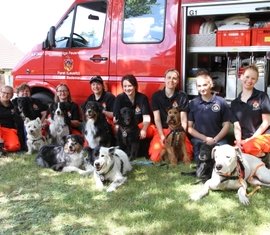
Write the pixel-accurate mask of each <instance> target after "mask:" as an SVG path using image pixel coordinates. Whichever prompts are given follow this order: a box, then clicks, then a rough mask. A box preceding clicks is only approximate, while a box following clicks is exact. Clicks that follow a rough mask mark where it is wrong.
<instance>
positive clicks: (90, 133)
mask: <svg viewBox="0 0 270 235" xmlns="http://www.w3.org/2000/svg"><path fill="white" fill-rule="evenodd" d="M102 111H103V107H102V105H101V104H100V103H98V102H95V101H88V102H87V103H86V105H85V110H84V113H85V118H86V123H85V127H84V136H85V139H86V140H87V142H88V145H89V147H90V148H92V149H94V148H96V147H98V146H105V147H109V146H112V144H113V130H112V127H111V125H110V124H109V123H108V121H107V119H106V116H105V114H104V113H103V112H102Z"/></svg>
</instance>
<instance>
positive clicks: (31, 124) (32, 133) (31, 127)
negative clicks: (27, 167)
mask: <svg viewBox="0 0 270 235" xmlns="http://www.w3.org/2000/svg"><path fill="white" fill-rule="evenodd" d="M24 127H25V131H26V139H27V141H26V144H27V149H28V151H27V153H26V154H32V153H33V152H34V151H39V149H40V148H41V147H42V146H43V145H44V144H46V143H47V141H46V139H45V137H44V136H42V126H41V120H40V118H39V117H38V118H36V119H35V120H30V119H29V118H28V117H26V118H25V120H24Z"/></svg>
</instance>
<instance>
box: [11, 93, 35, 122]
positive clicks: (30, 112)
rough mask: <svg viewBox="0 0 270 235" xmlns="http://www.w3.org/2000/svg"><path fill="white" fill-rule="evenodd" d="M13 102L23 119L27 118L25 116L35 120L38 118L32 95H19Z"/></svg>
mask: <svg viewBox="0 0 270 235" xmlns="http://www.w3.org/2000/svg"><path fill="white" fill-rule="evenodd" d="M13 104H14V106H15V107H16V108H15V110H16V112H17V113H18V114H19V115H20V116H21V118H22V119H23V120H25V118H29V119H30V120H34V119H35V118H36V114H35V112H34V109H33V101H32V98H31V97H17V98H15V99H14V101H13Z"/></svg>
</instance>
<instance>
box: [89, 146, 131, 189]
mask: <svg viewBox="0 0 270 235" xmlns="http://www.w3.org/2000/svg"><path fill="white" fill-rule="evenodd" d="M94 157H95V159H94V164H93V165H94V169H95V170H94V179H95V182H96V187H97V189H99V190H103V189H104V181H109V182H111V183H110V185H109V187H108V188H107V192H112V191H115V190H116V189H117V188H118V187H119V186H120V185H122V184H123V183H124V182H125V181H126V180H127V177H126V176H124V175H125V174H126V173H127V172H128V171H131V170H132V166H131V164H130V162H129V159H128V156H127V154H126V153H125V152H124V151H122V150H121V149H118V147H110V148H107V147H100V148H99V147H97V148H96V149H95V153H94Z"/></svg>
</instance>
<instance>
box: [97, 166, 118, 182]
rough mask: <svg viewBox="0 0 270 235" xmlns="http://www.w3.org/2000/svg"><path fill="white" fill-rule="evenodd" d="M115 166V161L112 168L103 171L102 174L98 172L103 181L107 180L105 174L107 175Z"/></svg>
mask: <svg viewBox="0 0 270 235" xmlns="http://www.w3.org/2000/svg"><path fill="white" fill-rule="evenodd" d="M113 167H114V163H113V164H112V165H111V166H110V168H109V170H108V171H107V172H105V173H102V174H99V173H98V175H99V176H100V179H101V181H104V180H105V175H107V174H108V173H109V172H110V171H111V170H112V169H113Z"/></svg>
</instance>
